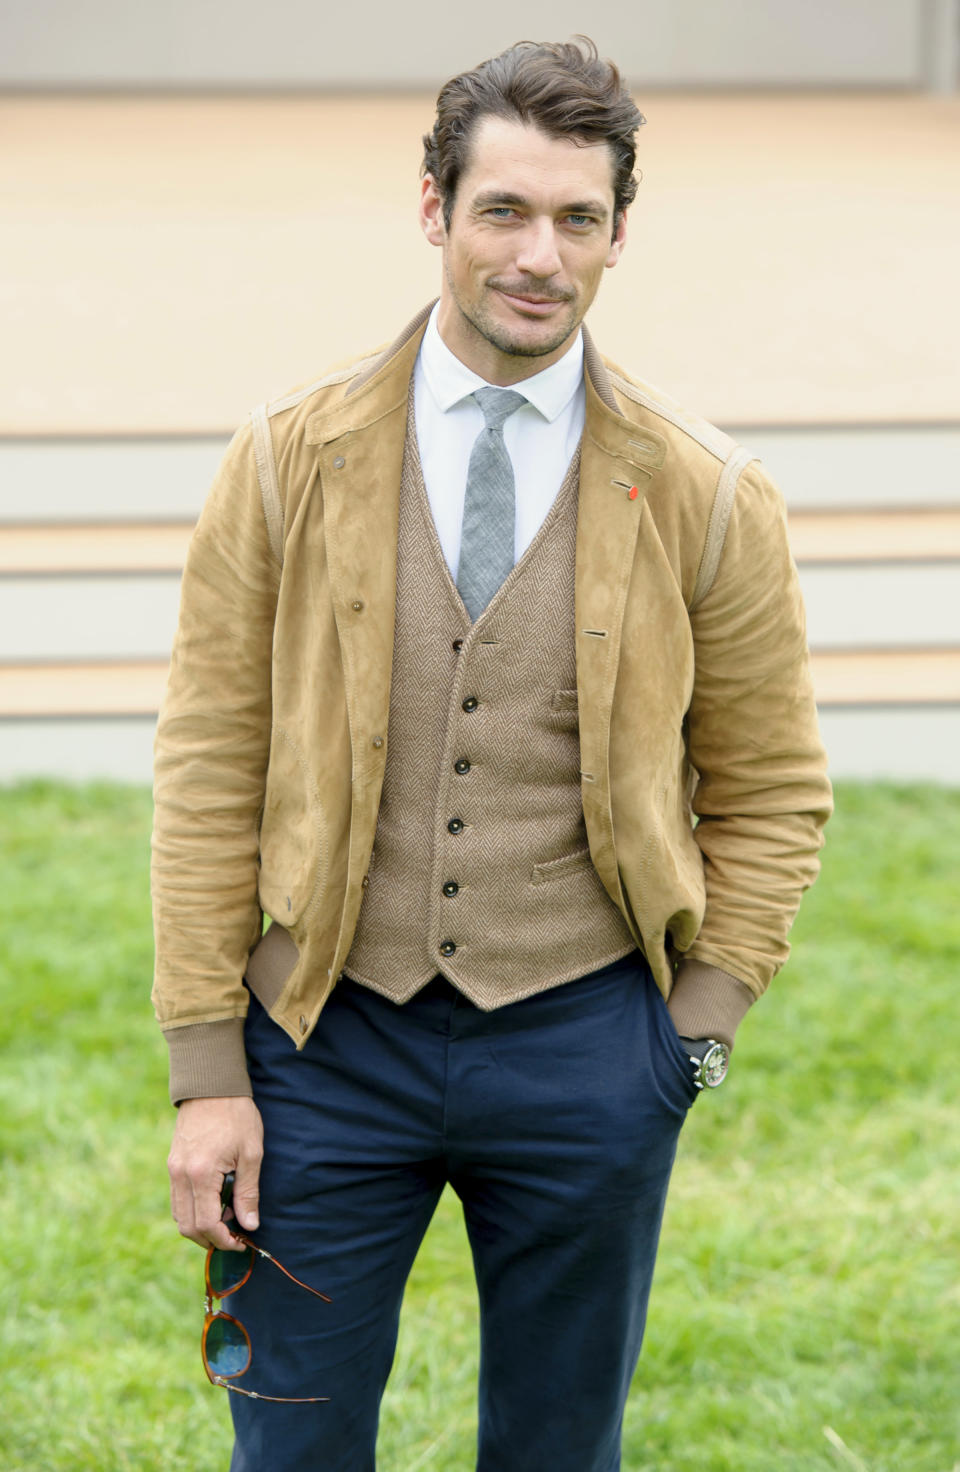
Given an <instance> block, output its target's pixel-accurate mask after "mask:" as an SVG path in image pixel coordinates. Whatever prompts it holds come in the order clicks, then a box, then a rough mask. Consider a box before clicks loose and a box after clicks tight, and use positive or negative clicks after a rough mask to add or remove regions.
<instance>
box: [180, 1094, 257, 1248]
mask: <svg viewBox="0 0 960 1472" xmlns="http://www.w3.org/2000/svg"><path fill="white" fill-rule="evenodd" d="M262 1158H263V1124H262V1121H261V1119H260V1111H259V1110H258V1108H257V1106H256V1105H255V1104H254V1102H253V1100H252V1099H248V1098H246V1097H238V1098H226V1099H186V1100H184V1102H183V1103H182V1104H181V1105H180V1108H179V1110H178V1111H177V1125H176V1129H175V1130H174V1132H173V1144H172V1146H171V1147H170V1155H169V1157H168V1159H167V1169H168V1170H169V1172H170V1206H171V1209H172V1211H173V1215H174V1219H175V1221H176V1223H177V1226H178V1227H179V1228H180V1234H181V1236H183V1237H189V1238H190V1241H191V1242H196V1243H198V1244H199V1245H200V1246H201V1247H225V1248H228V1249H233V1250H237V1251H240V1250H242V1244H241V1243H240V1242H238V1241H237V1239H236V1237H234V1236H232V1235H231V1233H230V1228H229V1227H228V1225H227V1224H226V1223H225V1222H221V1220H220V1215H221V1212H220V1188H221V1186H222V1185H223V1178H224V1176H225V1175H226V1173H227V1171H228V1170H232V1171H235V1172H236V1181H235V1182H234V1187H233V1210H234V1214H235V1216H236V1218H237V1221H238V1222H239V1224H240V1226H241V1227H242V1228H243V1229H244V1230H245V1231H247V1232H253V1231H255V1230H256V1228H257V1227H258V1225H259V1217H258V1215H257V1204H258V1200H259V1180H260V1161H261V1159H262Z"/></svg>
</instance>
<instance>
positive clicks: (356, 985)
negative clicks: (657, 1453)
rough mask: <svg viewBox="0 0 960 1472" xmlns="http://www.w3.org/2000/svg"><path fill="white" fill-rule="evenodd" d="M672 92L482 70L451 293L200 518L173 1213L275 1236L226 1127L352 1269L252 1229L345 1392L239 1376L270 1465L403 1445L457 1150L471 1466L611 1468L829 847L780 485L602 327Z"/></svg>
mask: <svg viewBox="0 0 960 1472" xmlns="http://www.w3.org/2000/svg"><path fill="white" fill-rule="evenodd" d="M641 122H642V118H641V117H640V115H639V113H638V112H637V110H636V108H635V106H634V104H633V102H632V101H631V99H630V98H629V96H628V95H627V94H626V93H625V91H624V90H623V88H622V86H621V83H620V80H619V76H618V74H617V72H616V69H615V68H614V67H612V66H610V65H609V64H607V63H604V62H601V61H599V60H598V59H597V56H596V51H595V49H594V48H593V47H592V44H590V43H586V42H584V43H582V44H569V45H567V44H565V45H533V44H530V43H523V44H521V45H519V46H517V47H514V48H512V49H511V50H509V51H507V52H506V53H504V54H503V55H502V56H500V57H496V58H494V59H492V60H491V61H488V62H485V63H484V64H483V65H482V66H480V67H478V68H476V69H475V70H474V71H472V72H468V73H466V74H464V75H463V76H461V77H457V78H454V79H453V80H452V81H451V82H449V83H448V84H447V85H446V86H445V87H444V89H443V90H442V91H441V94H440V97H439V99H438V113H437V120H436V124H435V126H434V129H433V132H432V133H431V134H430V135H429V136H428V137H427V139H426V140H425V145H426V153H425V159H424V173H423V182H422V190H421V197H420V219H421V224H422V227H423V230H424V233H425V234H426V237H427V239H428V241H429V242H430V243H431V244H433V245H436V246H437V247H439V249H440V250H441V252H442V261H443V274H442V281H441V292H440V298H439V302H438V304H437V305H436V306H435V307H434V308H433V309H432V310H429V309H428V310H427V311H425V312H424V313H422V314H421V315H420V317H419V318H418V319H416V321H415V322H414V323H413V324H412V325H411V326H410V327H409V328H408V329H407V330H406V332H405V333H404V334H403V335H402V336H401V338H400V339H399V340H398V341H397V342H396V343H394V345H393V346H392V347H391V348H389V349H387V350H386V351H385V352H384V353H381V354H380V355H379V356H377V357H375V358H373V359H365V360H363V361H361V362H360V363H357V364H354V365H353V366H351V367H349V368H347V369H345V370H343V371H342V372H338V373H334V374H332V375H330V376H329V377H327V378H325V379H323V380H321V381H320V382H319V383H317V384H314V385H312V386H311V387H309V388H307V389H305V390H303V391H301V392H299V393H296V394H293V395H291V396H290V397H288V398H286V399H282V400H279V401H276V402H274V403H272V404H271V405H270V406H268V408H267V409H266V410H263V411H260V412H259V413H258V414H256V415H254V417H253V421H252V424H251V426H250V427H249V428H247V429H244V430H242V431H241V432H240V433H239V434H238V436H237V437H236V439H235V440H234V442H233V444H232V446H231V448H230V450H229V451H228V454H227V458H226V461H225V463H224V466H223V469H222V472H221V474H220V476H219V478H218V480H217V482H216V484H215V486H214V488H213V491H212V494H211V496H210V499H209V501H208V503H207V506H206V507H205V509H204V512H203V515H202V517H201V520H200V523H199V526H198V528H197V532H196V535H195V538H194V541H193V544H192V547H191V551H190V556H189V559H188V564H187V568H186V572H185V575H184V585H183V601H182V610H181V620H180V627H179V632H178V635H177V641H176V645H175V648H174V653H173V660H172V667H171V675H170V686H169V690H168V694H167V697H166V701H165V705H164V709H163V713H162V717H161V721H160V726H159V731H158V737H157V781H156V798H157V816H156V829H155V839H154V849H155V871H154V893H155V916H156V932H157V980H156V988H155V996H156V1003H157V1009H158V1013H159V1016H160V1020H161V1022H162V1024H163V1027H164V1029H165V1032H166V1035H167V1038H168V1041H169V1044H170V1051H171V1061H172V1094H173V1098H174V1100H175V1102H177V1103H179V1104H180V1110H179V1115H178V1119H177V1126H176V1133H175V1139H174V1145H173V1149H172V1151H171V1157H170V1171H171V1179H172V1199H173V1210H174V1214H175V1216H176V1219H177V1221H178V1223H179V1226H180V1230H181V1232H182V1233H183V1234H184V1235H185V1236H187V1237H189V1238H191V1239H192V1240H194V1241H196V1242H198V1243H200V1244H201V1245H210V1244H213V1245H217V1246H219V1247H221V1248H230V1247H236V1246H238V1243H237V1241H236V1239H234V1238H233V1237H232V1236H231V1234H230V1232H229V1230H228V1228H227V1226H226V1225H225V1224H223V1223H222V1222H221V1221H220V1188H221V1184H222V1181H223V1178H224V1175H225V1173H226V1172H228V1171H231V1170H235V1172H236V1192H235V1206H236V1215H237V1218H238V1220H239V1223H240V1226H241V1227H242V1228H243V1229H244V1230H245V1231H255V1230H257V1228H258V1225H259V1228H260V1230H261V1233H262V1236H261V1238H260V1239H259V1240H261V1241H262V1242H263V1244H264V1245H265V1246H266V1247H267V1248H269V1250H270V1251H271V1252H272V1253H274V1254H275V1256H276V1257H277V1258H279V1259H280V1261H281V1262H282V1263H284V1264H286V1265H287V1266H288V1267H290V1268H291V1269H292V1270H293V1272H294V1273H295V1274H296V1275H297V1276H298V1277H299V1278H301V1279H302V1280H303V1281H304V1282H306V1283H308V1284H311V1285H313V1286H315V1287H316V1288H319V1289H322V1290H323V1291H325V1292H326V1293H328V1294H329V1295H330V1296H331V1299H332V1303H331V1304H330V1305H329V1306H327V1305H323V1304H320V1303H318V1302H317V1300H316V1299H315V1298H311V1297H310V1296H309V1295H306V1294H304V1293H303V1291H302V1289H298V1288H297V1287H296V1286H295V1285H294V1284H292V1283H290V1282H288V1281H287V1279H285V1278H283V1277H282V1276H281V1275H280V1274H279V1273H275V1272H272V1271H270V1270H269V1269H268V1268H266V1267H263V1268H260V1267H259V1266H258V1270H256V1271H254V1272H253V1273H252V1274H251V1276H250V1279H249V1280H248V1282H247V1283H245V1285H244V1286H243V1288H242V1289H241V1290H240V1291H239V1292H238V1293H237V1294H236V1295H235V1297H231V1299H230V1300H229V1306H230V1310H231V1312H232V1313H234V1314H236V1315H238V1316H239V1317H240V1318H241V1320H242V1322H243V1323H244V1325H245V1326H246V1327H247V1330H248V1331H249V1335H250V1339H251V1342H252V1346H253V1364H252V1368H251V1369H250V1371H249V1373H248V1375H247V1377H246V1381H245V1382H244V1384H246V1383H247V1382H249V1387H248V1388H249V1389H250V1390H252V1391H254V1392H256V1393H257V1394H258V1395H261V1396H271V1397H275V1398H278V1399H282V1398H289V1399H298V1398H299V1399H306V1398H308V1397H311V1396H328V1397H329V1401H328V1402H327V1403H325V1404H299V1405H276V1404H271V1403H265V1402H264V1401H262V1400H256V1399H252V1398H250V1397H249V1396H245V1395H231V1397H230V1399H231V1408H232V1410H233V1413H234V1420H235V1427H236V1445H235V1450H234V1460H233V1468H234V1472H247V1469H254V1468H256V1469H261V1472H266V1469H269V1472H284V1469H288V1468H289V1469H293V1468H296V1469H305V1468H308V1467H309V1468H314V1467H316V1468H323V1469H325V1472H334V1469H342V1472H365V1469H370V1468H372V1467H373V1466H374V1456H375V1451H374V1446H375V1439H376V1425H377V1414H378V1407H379V1401H380V1397H381V1394H382V1391H383V1386H384V1383H385V1381H386V1377H387V1374H388V1371H389V1367H390V1362H391V1358H392V1353H393V1347H394V1341H395V1334H396V1327H397V1320H398V1315H399V1309H400V1301H401V1298H402V1293H403V1287H404V1283H405V1280H406V1276H407V1273H408V1271H409V1268H410V1265H411V1263H412V1261H413V1258H414V1255H415V1253H416V1251H417V1247H418V1245H419V1242H420V1240H421V1238H422V1236H423V1233H424V1231H425V1230H426V1226H427V1224H428V1222H429V1220H430V1216H431V1214H432V1212H433V1210H434V1207H435V1205H436V1202H437V1200H438V1198H439V1195H440V1192H441V1191H442V1189H443V1187H444V1185H445V1183H446V1182H448V1181H449V1182H450V1183H451V1184H452V1185H453V1187H454V1189H455V1190H456V1191H457V1193H458V1195H459V1196H460V1197H461V1199H462V1201H463V1205H464V1213H465V1220H466V1224H467V1230H468V1233H469V1236H470V1242H471V1247H472V1250H473V1255H474V1263H475V1269H476V1275H477V1282H478V1288H479V1293H480V1305H481V1368H480V1378H481V1384H480V1426H479V1451H478V1462H477V1466H478V1468H479V1469H481V1472H521V1469H524V1472H526V1469H537V1472H540V1469H543V1472H546V1469H549V1472H611V1469H615V1468H617V1467H619V1465H620V1450H619V1443H620V1427H621V1417H622V1412H623V1406H624V1402H625V1398H626V1394H627V1389H628V1386H629V1382H630V1377H631V1375H632V1372H633V1369H634V1366H635V1363H636V1359H637V1356H638V1354H639V1349H640V1341H641V1337H642V1333H643V1325H644V1318H645V1312H646V1303H647V1295H648V1291H649V1285H650V1278H651V1274H652V1271H653V1262H654V1256H655V1252H656V1245H657V1238H658V1233H659V1226H660V1219H661V1213H662V1209H663V1202H664V1197H665V1193H666V1188H667V1181H668V1177H669V1173H670V1168H671V1165H672V1161H673V1156H674V1151H675V1146H676V1140H677V1135H678V1133H679V1130H680V1127H681V1124H682V1122H683V1119H684V1117H685V1114H686V1111H687V1109H688V1107H689V1106H690V1104H691V1103H692V1101H693V1100H694V1098H696V1097H697V1094H698V1090H699V1088H700V1086H701V1085H702V1084H704V1083H707V1084H716V1083H717V1082H719V1081H720V1079H722V1077H723V1074H724V1072H725V1068H726V1061H727V1057H728V1050H729V1048H730V1046H731V1045H732V1042H733V1036H734V1032H735V1030H736V1027H737V1024H738V1022H739V1021H740V1019H741V1017H742V1016H743V1014H744V1013H745V1012H746V1010H747V1008H748V1006H749V1005H750V1003H751V1002H752V1001H753V1000H754V999H755V998H756V997H757V996H758V995H759V994H760V992H762V990H763V989H764V988H765V986H766V985H767V983H768V982H769V980H770V978H771V976H772V975H773V973H774V972H775V971H776V969H777V968H778V966H779V965H780V964H781V963H782V962H783V960H784V958H785V956H786V953H787V943H786V936H787V932H788V929H789V926H790V924H791V921H792V918H793V915H794V913H795V910H796V906H797V904H798V902H799V898H800V895H801V892H802V891H803V889H804V888H805V887H806V886H807V885H809V884H810V883H811V881H812V880H813V878H814V876H815V873H816V868H817V860H816V854H817V851H818V848H819V844H820V828H821V826H822V824H823V822H824V821H825V819H826V817H827V814H828V811H829V788H828V784H827V781H826V777H825V774H824V761H823V753H822V750H821V747H820V743H819V740H818V737H817V732H816V720H815V714H814V707H813V701H812V696H811V690H810V683H809V678H808V673H807V665H806V649H805V638H804V623H803V613H802V607H801V602H800V596H799V593H798V590H797V583H796V577H795V572H794V569H793V566H792V562H791V559H790V555H789V551H788V548H787V543H786V538H785V532H784V519H783V514H782V507H781V503H780V500H779V498H778V496H777V493H776V492H775V491H774V490H773V489H772V487H771V486H770V484H769V482H768V481H767V479H766V477H765V475H764V474H763V472H762V470H761V469H760V468H759V466H758V465H757V464H756V462H755V461H754V460H753V459H752V458H751V457H750V456H749V455H748V454H746V453H745V452H743V451H741V450H739V449H738V448H737V447H736V446H735V445H733V444H732V443H731V442H730V441H729V440H728V439H727V438H726V436H724V435H722V434H721V433H719V432H718V431H717V430H715V429H713V428H712V427H710V426H709V425H706V424H704V423H702V422H701V421H698V420H696V419H694V418H692V417H690V416H688V415H686V414H685V413H683V412H682V411H681V410H679V409H677V408H676V407H675V406H673V405H672V404H670V403H668V402H666V401H664V400H663V399H662V398H661V397H659V396H658V395H656V394H655V393H654V392H653V391H652V390H650V389H649V388H647V387H644V386H643V385H641V384H639V383H637V382H635V381H633V380H631V379H628V378H626V377H625V376H624V375H623V374H622V373H620V372H619V371H618V370H615V369H613V368H612V367H611V366H610V365H609V364H607V363H606V362H605V361H604V360H603V359H601V357H600V356H599V354H598V353H597V351H596V349H595V348H594V347H593V344H592V343H591V341H590V340H589V337H588V336H587V334H586V332H585V330H583V329H582V328H581V323H582V320H583V317H584V315H585V313H586V311H587V309H588V308H589V306H590V303H591V302H592V300H593V297H594V295H595V293H596V291H597V288H598V286H599V283H600V279H601V277H602V275H603V272H604V270H605V269H606V268H609V267H612V266H614V265H616V263H617V261H618V259H619V257H620V255H621V253H622V251H623V248H624V245H625V241H626V211H627V207H628V205H629V204H630V202H631V200H632V198H633V195H634V192H635V187H636V186H635V182H634V179H633V167H634V160H635V134H636V129H637V127H638V125H639V124H640V123H641ZM693 815H695V816H696V818H698V819H699V822H698V823H697V824H696V826H694V823H693V821H692V817H693ZM264 914H265V915H266V916H268V917H269V918H270V921H271V924H270V927H269V929H268V930H267V932H266V935H265V937H264V938H263V939H262V940H261V939H260V937H261V931H262V916H263V915H264ZM244 978H245V982H244ZM261 1152H262V1164H261ZM258 1183H259V1218H258ZM235 1388H242V1387H241V1386H237V1387H235Z"/></svg>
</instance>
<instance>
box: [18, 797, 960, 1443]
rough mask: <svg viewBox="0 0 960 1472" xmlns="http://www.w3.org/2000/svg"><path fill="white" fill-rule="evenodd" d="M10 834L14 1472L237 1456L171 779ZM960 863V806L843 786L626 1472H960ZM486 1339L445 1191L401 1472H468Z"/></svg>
mask: <svg viewBox="0 0 960 1472" xmlns="http://www.w3.org/2000/svg"><path fill="white" fill-rule="evenodd" d="M0 825H2V833H3V845H2V847H3V855H4V872H3V883H2V893H3V896H4V909H5V916H4V926H3V934H4V939H3V943H2V956H0V987H2V997H0V1048H2V1058H3V1066H2V1070H0V1159H2V1164H3V1174H2V1182H3V1189H2V1193H0V1244H2V1272H0V1313H2V1335H0V1376H2V1384H3V1399H2V1406H0V1468H2V1469H3V1472H19V1469H27V1472H68V1469H69V1472H119V1469H128V1468H129V1469H137V1472H140V1469H158V1472H159V1469H162V1472H215V1469H219V1468H225V1467H226V1464H227V1460H228V1447H229V1431H228V1423H229V1416H228V1411H227V1404H226V1402H227V1396H226V1395H224V1394H223V1393H222V1392H220V1391H216V1390H213V1389H212V1388H210V1387H209V1386H208V1385H207V1383H206V1380H205V1378H204V1376H203V1372H202V1370H201V1367H200V1362H199V1354H198V1336H199V1327H200V1321H201V1314H202V1281H201V1280H202V1258H201V1255H200V1253H199V1252H198V1251H197V1249H196V1248H194V1247H191V1246H189V1245H188V1244H186V1243H184V1242H182V1241H181V1240H180V1239H179V1238H178V1236H177V1234H176V1231H175V1229H174V1228H173V1226H172V1224H171V1223H170V1222H169V1218H168V1207H167V1188H166V1172H165V1168H164V1161H165V1156H166V1150H167V1145H168V1139H169V1132H170V1128H171V1125H172V1112H171V1111H170V1109H169V1108H168V1106H167V1105H166V1102H165V1100H166V1082H165V1074H166V1060H165V1050H164V1047H163V1044H162V1041H161V1038H160V1036H159V1033H158V1032H157V1031H156V1029H155V1027H154V1025H153V1023H152V1019H151V1017H150V1012H149V1005H148V993H149V987H150V966H151V939H150V924H149V905H148V899H147V864H148V850H147V841H148V831H149V801H148V797H147V796H146V794H144V793H143V792H140V791H136V790H129V789H122V788H110V787H106V786H98V787H88V788H83V789H69V788H63V787H57V786H53V785H47V784H34V785H31V786H27V787H21V788H16V789H11V790H6V791H0ZM958 875H960V792H952V791H946V790H940V789H935V788H899V789H895V788H890V787H879V786H874V787H856V786H845V787H841V789H840V791H839V794H838V811H837V816H836V818H835V820H834V822H833V824H832V826H831V829H830V831H829V841H828V845H827V849H826V852H825V858H824V872H823V877H822V879H821V881H820V883H819V884H818V886H817V887H816V889H815V890H814V891H813V892H812V893H811V895H810V896H808V899H807V901H806V903H805V906H804V910H803V912H802V914H801V918H800V921H799V922H798V925H797V928H796V931H795V937H794V939H795V954H794V958H793V960H792V961H791V963H790V965H789V967H788V968H787V969H786V970H785V971H784V973H783V974H782V975H781V976H780V977H778V978H777V980H776V982H775V983H774V986H773V987H772V989H771V991H770V994H769V996H768V997H766V998H765V999H764V1001H763V1003H762V1004H761V1005H760V1006H759V1007H757V1008H756V1009H755V1010H754V1011H753V1013H752V1014H751V1015H750V1016H749V1017H748V1018H747V1020H746V1022H745V1023H744V1026H743V1028H742V1030H741V1033H740V1038H739V1042H738V1048H737V1053H736V1056H735V1060H734V1068H733V1070H732V1072H731V1075H730V1080H729V1082H728V1084H727V1085H725V1087H724V1089H723V1090H721V1091H720V1093H719V1094H717V1095H714V1096H711V1097H710V1098H706V1099H703V1100H701V1101H700V1102H699V1103H698V1104H697V1106H696V1108H695V1110H694V1111H693V1114H692V1115H691V1118H690V1120H689V1122H688V1124H687V1126H686V1128H685V1130H684V1134H683V1137H682V1140H681V1150H680V1159H679V1161H678V1166H677V1170H676V1173H675V1176H674V1182H673V1186H672V1190H671V1197H670V1202H669V1205H668V1210H667V1218H666V1222H665V1227H664V1237H663V1245H662V1248H661V1254H660V1260H659V1264H658V1270H657V1279H656V1282H655V1285H654V1292H653V1300H652V1304H651V1313H650V1322H649V1327H648V1332H647V1342H646V1346H645V1349H644V1355H643V1359H642V1360H641V1365H640V1369H639V1372H638V1374H637V1378H636V1381H635V1384H634V1390H633V1394H632V1397H631V1400H630V1404H629V1408H628V1412H627V1419H626V1430H625V1437H624V1468H625V1469H626V1472H654V1469H656V1472H821V1469H822V1472H842V1469H845V1468H846V1469H860V1472H865V1469H868V1472H958V1469H960V1413H958V1407H960V1383H958V1368H960V1347H958V1346H960V1190H958V1182H960V1113H958V1094H960V1089H958V1076H960V1068H958V1048H960V1025H958V1021H957V1017H958V1011H957V989H958V980H960V905H958ZM475 1340H476V1321H475V1309H474V1301H473V1289H472V1282H471V1278H470V1270H469V1264H468V1254H467V1250H466V1245H465V1241H464V1237H463V1232H462V1228H461V1226H460V1223H459V1221H458V1218H457V1214H456V1209H455V1203H454V1202H451V1201H450V1200H449V1199H447V1198H445V1199H444V1201H443V1203H442V1204H441V1208H440V1211H439V1212H438V1214H437V1217H436V1219H435V1222H434V1224H433V1226H432V1227H431V1230H430V1233H429V1234H428V1238H427V1241H426V1244H425V1246H424V1249H423V1251H422V1253H421V1256H420V1258H419V1260H418V1263H417V1266H416V1268H415V1270H414V1274H413V1277H412V1279H411V1284H410V1289H409V1293H408V1299H407V1305H406V1309H405V1316H404V1322H403V1327H402V1332H401V1343H400V1348H399V1352H398V1357H397V1363H396V1366H395V1370H394V1375H393V1377H392V1380H391V1383H390V1387H389V1389H388V1393H387V1397H386V1401H385V1404H384V1412H383V1422H382V1433H381V1456H380V1465H381V1467H382V1468H383V1472H421V1469H424V1472H470V1469H471V1468H472V1467H473V1455H472V1448H473V1436H474V1408H473V1400H474V1379H475V1371H476V1344H475ZM544 1472H549V1469H546V1468H545V1469H544Z"/></svg>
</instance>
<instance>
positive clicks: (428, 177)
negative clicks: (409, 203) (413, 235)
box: [419, 174, 447, 245]
mask: <svg viewBox="0 0 960 1472" xmlns="http://www.w3.org/2000/svg"><path fill="white" fill-rule="evenodd" d="M419 215H420V228H421V230H422V231H423V233H424V235H425V236H426V237H427V239H428V240H429V242H430V244H431V245H443V244H444V242H445V241H446V238H447V230H446V226H445V225H444V223H443V200H442V199H441V197H440V191H439V189H438V188H437V186H436V184H435V183H434V180H433V176H432V174H424V176H423V179H422V180H421V183H420V209H419Z"/></svg>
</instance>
